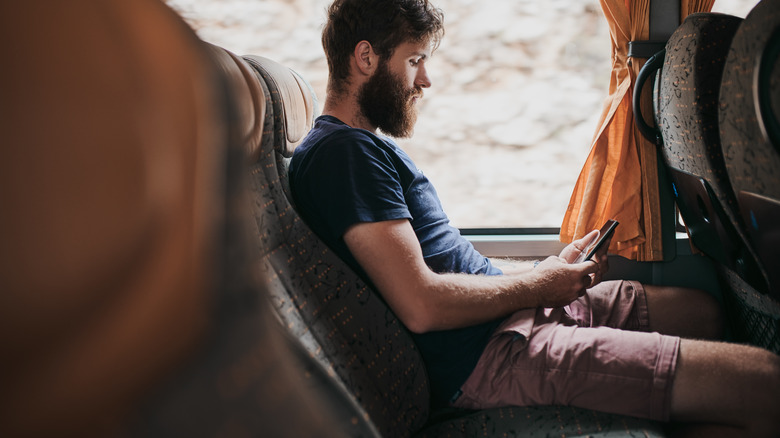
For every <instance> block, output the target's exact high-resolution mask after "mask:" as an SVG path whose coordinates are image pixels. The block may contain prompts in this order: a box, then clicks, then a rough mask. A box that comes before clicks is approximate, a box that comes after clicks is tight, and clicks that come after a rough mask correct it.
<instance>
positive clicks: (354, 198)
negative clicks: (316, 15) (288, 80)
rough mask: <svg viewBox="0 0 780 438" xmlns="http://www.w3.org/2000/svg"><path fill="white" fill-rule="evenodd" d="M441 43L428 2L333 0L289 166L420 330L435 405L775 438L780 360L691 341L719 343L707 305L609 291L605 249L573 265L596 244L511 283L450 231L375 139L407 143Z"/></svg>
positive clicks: (659, 293)
mask: <svg viewBox="0 0 780 438" xmlns="http://www.w3.org/2000/svg"><path fill="white" fill-rule="evenodd" d="M443 33H444V31H443V16H442V13H441V11H439V10H438V9H436V8H434V7H433V6H432V5H431V4H430V3H429V2H428V1H427V0H336V1H335V2H334V3H333V4H332V5H331V6H330V8H329V10H328V21H327V24H326V26H325V28H324V30H323V46H324V48H325V52H326V55H327V59H328V66H329V70H330V77H329V81H328V90H327V96H326V101H325V105H324V108H323V115H322V116H321V117H319V118H318V119H317V121H316V124H315V126H314V128H313V129H312V131H311V132H310V133H309V135H308V136H307V138H306V139H305V141H304V142H303V143H302V144H301V145H300V146H299V147H298V148H297V150H296V151H295V154H294V156H293V159H292V162H291V165H290V182H291V187H292V192H293V196H294V198H295V201H296V204H297V206H298V208H299V209H300V212H301V214H302V216H303V217H304V218H305V219H306V221H307V223H309V225H310V226H311V227H312V228H313V229H314V231H315V232H316V233H317V234H318V235H319V236H320V237H322V238H323V239H324V240H325V242H326V243H327V244H328V245H330V246H331V247H332V248H333V249H334V250H335V251H336V252H337V253H338V254H339V255H340V256H341V257H342V258H344V259H345V260H346V261H347V263H349V264H350V265H351V266H352V267H353V268H354V269H355V270H356V271H357V272H358V273H359V274H361V275H362V276H363V277H364V278H366V279H367V280H368V281H369V282H370V283H371V284H373V286H374V287H375V288H376V289H377V290H378V291H379V293H380V294H381V295H382V297H383V298H384V300H385V301H386V302H387V303H388V305H389V306H390V307H391V308H392V309H393V311H394V312H395V313H396V315H397V316H398V318H399V319H400V320H401V321H402V322H403V324H404V325H405V326H406V327H407V328H408V329H409V330H410V331H411V332H412V334H413V336H414V337H415V340H416V342H417V344H418V346H419V348H420V351H421V353H422V355H423V359H424V361H425V364H426V367H427V369H428V374H429V376H430V380H431V392H432V398H433V403H434V405H436V406H443V405H448V404H450V405H453V406H458V407H465V408H475V409H479V408H488V407H495V406H503V405H534V404H540V405H541V404H567V405H575V406H582V407H585V408H591V409H597V410H602V411H606V412H615V413H622V414H627V415H635V416H641V417H646V418H653V419H658V420H676V421H685V422H691V423H701V424H702V426H701V427H702V428H703V427H706V428H709V429H708V433H710V436H713V434H714V433H716V432H719V433H721V432H722V433H724V434H726V433H729V432H733V433H745V431H750V432H751V433H752V435H751V436H761V435H768V436H772V435H774V434H776V433H777V432H778V430H780V426H778V424H777V420H776V418H778V417H780V415H778V414H780V412H778V407H777V403H776V400H775V397H776V396H777V394H778V393H780V392H778V391H779V390H780V359H778V357H777V356H775V355H773V354H772V353H770V352H767V351H765V350H761V349H758V348H752V347H746V346H738V345H729V344H723V343H717V342H709V341H699V340H690V339H682V338H681V337H680V336H685V337H687V338H716V337H717V336H718V334H719V326H720V322H719V314H718V308H717V305H716V304H715V302H714V300H712V299H711V298H710V297H709V296H708V295H707V294H705V293H703V292H700V291H695V290H683V289H679V288H660V287H653V286H643V285H640V284H637V283H633V282H619V281H618V282H603V283H602V282H601V277H602V275H603V274H604V273H605V272H606V270H607V256H606V250H602V251H600V253H599V254H597V256H596V257H595V258H594V260H592V261H587V262H584V263H573V262H574V261H575V259H576V258H577V256H578V255H579V254H580V253H581V252H582V250H583V248H585V246H586V245H587V243H588V242H589V241H590V240H592V239H593V238H595V236H596V235H597V233H598V232H596V231H594V232H592V233H590V234H589V235H587V236H585V237H584V238H582V239H580V240H578V241H575V242H574V243H573V244H571V245H569V246H567V247H566V248H565V249H564V250H563V251H562V252H561V254H560V255H559V256H557V257H555V256H553V257H549V258H547V259H546V260H544V261H542V262H540V263H538V265H537V266H534V264H531V263H527V264H518V265H514V266H511V267H509V268H505V269H504V270H503V271H502V269H499V268H498V267H496V265H495V264H494V263H493V262H492V261H491V260H489V259H487V258H485V257H484V256H482V255H481V254H479V253H478V252H477V251H476V250H475V249H474V248H473V246H472V245H471V244H470V243H469V242H468V241H467V240H466V239H464V238H463V237H462V236H461V235H460V234H459V232H458V230H457V229H455V228H453V227H452V226H450V225H449V221H448V219H447V216H446V214H445V213H444V212H443V211H442V208H441V204H440V202H439V200H438V197H437V195H436V191H435V190H434V188H433V186H432V185H431V183H430V182H429V181H428V179H427V178H426V177H425V176H424V175H423V174H422V172H420V171H419V170H418V169H417V167H416V166H415V165H414V163H413V162H412V160H411V159H410V158H409V157H408V155H406V154H405V153H404V152H403V151H402V150H401V149H400V148H399V147H398V146H397V145H396V144H395V143H394V142H393V141H392V140H391V139H389V138H387V137H385V136H380V135H378V131H380V130H381V131H382V132H383V133H384V134H387V135H389V136H393V137H408V136H411V134H412V132H413V128H414V125H415V121H416V117H417V106H416V105H417V102H418V101H419V100H420V99H421V98H422V97H423V91H424V89H426V88H428V87H430V86H431V81H430V78H429V77H428V74H427V62H428V60H429V59H430V57H431V55H432V53H433V51H434V50H435V49H436V48H437V46H438V43H439V41H440V40H441V38H442V37H443ZM660 333H663V334H660ZM701 430H702V429H700V431H701Z"/></svg>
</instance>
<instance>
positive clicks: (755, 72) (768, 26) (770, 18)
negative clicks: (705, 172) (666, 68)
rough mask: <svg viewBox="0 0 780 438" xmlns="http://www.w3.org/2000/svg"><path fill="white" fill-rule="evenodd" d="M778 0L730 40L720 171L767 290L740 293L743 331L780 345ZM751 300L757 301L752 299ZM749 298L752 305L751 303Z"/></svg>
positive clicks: (755, 12)
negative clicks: (758, 293)
mask: <svg viewBox="0 0 780 438" xmlns="http://www.w3.org/2000/svg"><path fill="white" fill-rule="evenodd" d="M778 53H780V1H778V0H763V1H761V2H759V3H758V4H757V5H756V6H755V7H754V8H753V9H752V10H751V11H750V13H749V14H748V15H747V16H746V17H745V20H744V22H743V23H742V24H741V25H740V27H739V29H738V30H737V32H736V34H735V35H734V39H733V41H732V44H731V47H730V50H729V53H728V57H727V59H726V66H725V70H724V73H723V81H722V83H721V87H720V105H719V121H720V123H719V126H720V137H721V143H722V147H723V155H724V159H725V164H726V168H727V172H728V177H729V179H730V181H731V184H732V186H733V188H734V192H735V194H736V198H737V200H738V203H739V210H740V212H741V216H742V218H743V220H744V222H745V223H746V225H747V232H748V236H749V238H750V240H751V242H752V243H753V245H755V248H756V252H757V254H758V257H759V259H760V260H761V262H762V263H763V264H764V265H765V266H766V267H767V272H768V277H769V285H770V288H769V289H770V294H769V295H770V296H769V297H767V296H757V297H750V299H748V297H745V298H743V299H742V300H740V302H739V303H737V304H739V305H740V306H741V307H744V309H743V310H742V313H744V314H745V315H746V317H745V319H744V321H743V323H742V325H743V327H742V330H745V331H746V332H745V336H748V337H749V338H750V339H753V340H754V342H755V343H758V344H759V345H763V346H767V347H768V348H770V349H772V350H774V351H775V352H780V304H779V303H780V270H778V267H780V117H779V115H780V62H778V59H780V58H778ZM757 300H758V302H756V301H757ZM751 303H752V304H751Z"/></svg>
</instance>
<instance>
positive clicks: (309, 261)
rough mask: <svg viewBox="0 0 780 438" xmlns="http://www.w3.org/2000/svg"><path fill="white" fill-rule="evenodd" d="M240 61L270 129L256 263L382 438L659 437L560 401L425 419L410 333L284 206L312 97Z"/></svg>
mask: <svg viewBox="0 0 780 438" xmlns="http://www.w3.org/2000/svg"><path fill="white" fill-rule="evenodd" d="M244 61H245V62H247V63H248V64H251V65H252V67H253V68H255V69H256V70H257V71H258V73H259V75H260V77H261V78H262V81H261V84H262V87H263V89H264V92H265V93H266V97H267V99H268V102H269V104H268V105H267V107H266V113H265V119H266V126H273V129H266V130H265V132H264V134H263V138H262V141H261V143H260V144H259V149H258V150H252V151H251V153H250V156H251V157H252V162H251V163H250V165H251V169H250V174H251V181H250V185H251V189H252V191H253V194H254V200H253V211H254V217H255V222H256V225H257V227H256V230H255V231H256V233H257V237H258V245H259V248H260V254H259V259H260V260H259V262H258V265H259V269H260V270H261V272H262V277H264V278H266V280H267V284H268V289H269V290H270V292H271V295H272V296H273V301H274V304H275V307H276V309H277V312H278V313H279V316H280V318H281V320H282V322H283V324H284V325H285V327H286V328H287V329H288V330H289V331H290V332H291V333H293V335H294V336H295V337H297V338H298V339H300V340H301V341H302V342H303V343H304V345H305V346H306V348H307V350H308V351H309V354H310V355H311V356H312V357H314V358H315V359H317V360H318V361H319V362H320V363H322V364H324V365H325V366H326V367H327V368H328V369H329V370H330V373H331V374H332V376H333V377H334V379H336V380H338V381H339V383H340V384H341V385H343V386H344V387H346V388H347V389H348V390H349V392H350V393H351V394H352V395H353V396H354V397H355V399H356V400H357V401H358V403H359V405H360V412H363V413H364V414H365V415H366V416H367V418H368V419H370V421H371V423H372V424H373V425H375V426H376V429H377V432H378V433H379V434H381V436H385V437H392V436H412V435H414V434H416V433H418V432H419V434H420V436H425V437H432V436H453V437H457V436H464V437H465V436H474V433H475V432H477V431H478V432H479V433H480V435H487V436H535V434H541V435H547V434H549V433H554V434H556V435H560V434H561V433H564V434H566V436H585V435H588V436H630V435H626V433H627V432H628V433H635V434H636V436H663V435H662V432H661V431H660V426H659V424H657V423H652V422H648V421H643V420H637V419H631V418H625V417H620V416H612V415H607V414H599V413H595V412H591V411H586V410H580V409H569V408H559V407H538V408H516V407H515V408H505V409H494V410H487V411H482V412H477V413H471V412H469V411H460V410H454V411H453V412H452V415H444V416H442V415H435V416H433V418H432V419H431V418H430V417H431V415H430V412H429V392H428V391H429V389H428V379H427V376H426V373H425V368H424V366H423V363H422V359H421V357H420V355H419V353H418V351H417V348H416V346H415V345H414V343H413V342H412V340H411V337H410V336H409V333H408V332H407V331H406V329H405V328H404V327H403V326H402V325H401V323H400V322H399V320H398V319H397V318H396V317H395V315H394V314H393V313H392V311H390V309H389V308H388V307H387V306H386V304H385V303H384V301H383V300H382V299H381V297H380V296H379V295H378V294H377V293H376V292H375V291H373V290H372V289H371V288H370V287H369V286H368V285H367V284H366V283H365V282H364V281H363V280H362V279H360V278H359V277H358V276H357V275H356V274H354V272H352V271H351V270H350V268H348V267H347V266H346V264H345V263H344V262H343V261H342V260H341V259H339V258H338V257H337V256H336V255H335V253H334V252H332V251H331V250H330V249H329V248H328V247H327V246H326V245H325V244H324V243H323V242H322V241H321V240H320V239H319V238H318V237H317V236H316V235H314V234H313V232H312V231H311V230H310V229H309V227H308V226H307V225H306V224H305V222H304V221H303V220H302V219H301V218H300V217H299V216H298V214H297V213H296V211H295V209H294V207H293V205H292V204H291V201H290V199H291V198H290V196H289V187H288V183H287V180H286V177H287V175H286V174H287V163H288V160H289V157H290V156H291V155H292V152H293V150H294V148H295V146H296V145H297V144H298V143H299V142H300V140H302V138H303V135H304V134H305V133H306V132H307V131H308V129H309V128H310V127H311V124H312V122H313V118H314V111H313V108H312V107H311V105H313V104H314V102H315V99H314V97H313V93H312V92H311V90H310V89H309V88H308V85H307V83H306V82H305V81H304V80H303V79H302V78H301V77H300V76H298V75H297V74H296V73H295V72H293V71H291V70H289V69H287V68H285V67H282V66H280V65H279V64H277V63H275V62H273V61H271V60H268V59H265V58H261V57H255V56H246V57H244ZM290 100H292V101H290Z"/></svg>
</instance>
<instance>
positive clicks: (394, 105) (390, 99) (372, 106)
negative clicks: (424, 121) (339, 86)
mask: <svg viewBox="0 0 780 438" xmlns="http://www.w3.org/2000/svg"><path fill="white" fill-rule="evenodd" d="M415 95H417V96H420V97H421V96H422V89H420V88H416V87H412V88H406V87H405V86H404V82H403V80H402V79H401V78H400V77H398V76H397V75H395V74H393V73H392V72H391V71H390V69H389V68H388V66H387V62H385V61H382V62H381V63H380V64H379V67H378V69H377V71H376V72H375V73H374V75H373V76H371V78H369V80H368V81H367V82H366V83H365V84H363V86H362V87H360V91H359V92H358V104H359V105H360V111H361V112H362V114H363V116H364V117H365V118H366V119H367V120H368V121H369V122H370V123H371V124H372V125H374V126H376V127H377V128H379V129H380V130H381V131H382V132H384V133H385V134H387V135H389V136H391V137H396V138H407V137H411V136H412V133H413V132H414V125H415V123H417V107H416V105H415V104H414V100H413V99H412V97H413V96H415Z"/></svg>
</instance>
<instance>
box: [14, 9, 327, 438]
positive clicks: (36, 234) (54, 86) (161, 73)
mask: <svg viewBox="0 0 780 438" xmlns="http://www.w3.org/2000/svg"><path fill="white" fill-rule="evenodd" d="M0 35H2V37H3V40H4V41H6V42H7V44H3V46H2V48H1V49H0V51H2V52H1V53H2V56H3V59H5V60H6V63H5V64H4V66H3V68H2V69H0V84H1V85H0V90H1V91H0V96H2V98H0V102H1V103H0V127H2V128H1V129H0V132H2V135H3V146H2V152H1V153H2V159H0V210H1V211H2V213H0V229H2V231H0V233H1V234H0V241H1V242H3V243H2V245H0V290H1V291H2V293H0V388H2V390H0V436H45V437H49V436H79V437H84V436H93V435H106V434H111V433H115V432H117V431H119V430H124V434H128V435H142V436H213V435H226V436H236V434H239V433H245V434H249V435H258V434H263V433H268V434H270V435H273V436H281V435H287V434H295V435H297V436H313V435H314V434H317V435H326V436H333V435H341V433H340V431H339V429H338V427H336V426H335V425H334V423H332V422H331V421H330V418H331V416H330V415H329V414H328V413H327V412H328V411H327V409H326V408H324V407H323V405H322V404H321V403H320V401H319V399H316V398H313V397H312V396H311V394H312V393H313V391H311V390H310V389H309V388H306V389H304V387H303V385H304V384H305V383H304V381H303V379H302V378H301V376H302V375H303V373H302V372H301V368H300V361H299V358H300V357H301V355H300V354H299V353H298V352H296V349H295V344H294V343H291V342H290V340H289V339H288V338H287V337H285V335H284V334H283V333H282V332H281V331H280V330H279V325H278V324H277V323H276V321H275V320H274V319H273V316H272V314H271V313H270V309H269V308H268V302H267V299H266V297H267V295H266V294H265V292H264V291H263V289H262V287H261V286H259V283H258V282H257V281H256V280H257V279H256V278H255V277H253V276H252V274H251V272H250V270H249V265H248V263H249V251H248V249H249V248H248V247H247V239H246V236H247V234H246V232H245V231H246V227H245V225H246V223H245V219H247V218H248V213H247V210H246V206H247V199H248V198H246V197H245V194H246V193H245V192H244V191H243V189H245V188H246V186H245V185H244V184H242V181H243V180H244V178H245V176H246V165H245V159H244V157H245V149H244V145H246V144H253V145H256V144H257V142H258V141H259V137H260V135H261V134H262V131H263V122H264V119H263V117H262V111H263V106H264V104H265V102H266V96H264V95H262V94H260V95H252V94H251V91H252V90H247V89H245V88H244V89H242V88H240V86H241V85H242V84H243V85H244V87H247V86H249V85H250V84H253V83H254V84H257V80H256V78H255V80H254V82H253V81H249V80H243V79H240V78H239V79H236V78H231V77H230V75H229V74H228V72H227V71H226V70H224V69H223V70H220V69H219V68H215V66H217V65H218V63H217V62H216V61H215V59H214V58H213V53H212V52H210V51H209V50H206V49H204V44H203V42H202V41H200V40H199V39H198V38H196V36H195V34H194V33H193V32H192V31H191V30H190V29H189V28H188V27H187V26H186V25H185V24H184V22H183V21H182V20H181V19H180V18H179V17H178V16H177V15H176V14H174V13H173V12H172V11H171V10H170V9H169V8H168V7H167V6H165V5H164V4H163V3H161V2H159V1H154V0H134V1H132V2H127V1H120V0H113V1H112V0H101V1H97V0H95V1H87V0H75V1H72V2H54V3H47V4H46V6H45V10H43V6H41V4H40V3H38V2H3V3H2V5H0ZM242 73H246V74H248V75H250V76H253V75H255V73H254V72H251V73H250V72H249V70H248V69H244V70H243V71H242ZM255 91H257V90H255ZM237 96H241V98H238V97H237ZM303 357H305V356H303ZM316 371H317V370H316V369H315V370H314V371H309V372H310V374H312V373H313V374H314V375H315V377H316ZM310 380H312V379H310ZM302 417H305V418H304V419H302Z"/></svg>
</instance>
